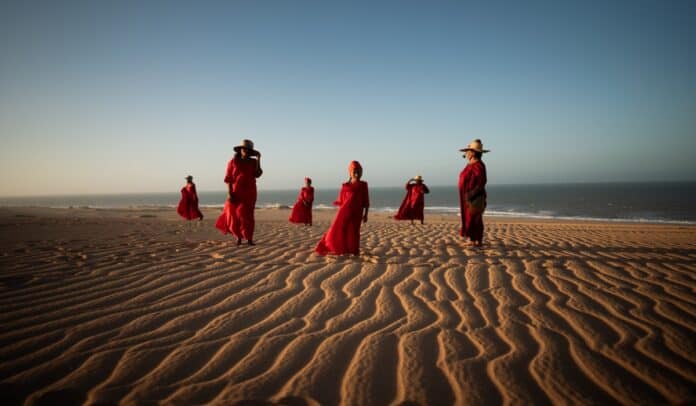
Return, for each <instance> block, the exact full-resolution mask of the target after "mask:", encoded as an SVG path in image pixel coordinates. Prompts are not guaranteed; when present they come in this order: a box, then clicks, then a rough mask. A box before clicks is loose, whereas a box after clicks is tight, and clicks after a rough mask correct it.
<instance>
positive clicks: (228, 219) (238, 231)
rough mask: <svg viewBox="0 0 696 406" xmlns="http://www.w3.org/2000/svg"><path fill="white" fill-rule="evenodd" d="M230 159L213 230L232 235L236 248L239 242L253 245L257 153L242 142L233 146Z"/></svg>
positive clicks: (259, 171) (259, 158) (258, 174)
mask: <svg viewBox="0 0 696 406" xmlns="http://www.w3.org/2000/svg"><path fill="white" fill-rule="evenodd" d="M234 152H235V154H234V157H233V158H232V159H231V160H230V161H229V162H228V163H227V171H226V172H225V183H226V184H227V201H225V208H224V209H223V211H222V214H220V217H218V219H217V222H216V223H215V227H217V228H218V229H219V230H220V231H222V233H223V234H227V233H232V234H233V235H234V236H235V237H237V245H241V244H242V239H245V240H247V241H248V242H249V245H255V244H254V226H255V223H254V208H255V207H256V178H258V177H260V176H261V174H262V173H263V171H262V170H261V153H260V152H259V151H257V150H255V149H254V143H253V142H252V141H251V140H242V142H241V143H240V144H239V145H237V146H236V147H234Z"/></svg>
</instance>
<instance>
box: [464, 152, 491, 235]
mask: <svg viewBox="0 0 696 406" xmlns="http://www.w3.org/2000/svg"><path fill="white" fill-rule="evenodd" d="M460 151H463V152H464V157H465V158H466V159H467V161H468V164H467V165H466V167H465V168H464V170H463V171H462V172H461V173H460V174H459V207H460V210H461V218H462V229H461V231H460V232H459V235H461V236H462V237H465V238H467V243H466V245H474V246H477V247H480V246H481V244H482V243H483V211H484V210H485V209H486V181H487V179H486V165H484V163H483V161H481V156H482V155H483V154H484V153H486V152H489V151H488V150H485V149H483V144H481V140H474V141H472V142H471V143H470V144H469V145H468V146H467V147H466V148H462V149H460Z"/></svg>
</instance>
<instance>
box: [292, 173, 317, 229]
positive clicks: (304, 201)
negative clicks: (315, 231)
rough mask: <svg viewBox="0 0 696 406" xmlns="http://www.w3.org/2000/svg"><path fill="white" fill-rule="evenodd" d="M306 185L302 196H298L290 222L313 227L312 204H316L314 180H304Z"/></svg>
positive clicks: (301, 193) (301, 192) (301, 191)
mask: <svg viewBox="0 0 696 406" xmlns="http://www.w3.org/2000/svg"><path fill="white" fill-rule="evenodd" d="M304 180H305V185H304V187H303V188H302V190H300V195H299V196H297V201H296V202H295V205H294V206H292V213H290V218H289V220H290V222H292V223H298V224H305V225H308V226H311V225H312V203H313V202H314V188H313V187H312V179H310V178H304Z"/></svg>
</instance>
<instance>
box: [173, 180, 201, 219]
mask: <svg viewBox="0 0 696 406" xmlns="http://www.w3.org/2000/svg"><path fill="white" fill-rule="evenodd" d="M185 179H186V186H184V187H182V188H181V200H179V206H178V207H177V208H176V212H177V213H179V215H180V216H181V217H183V218H185V219H186V220H193V219H199V220H203V213H201V211H200V210H199V209H198V194H197V193H196V184H195V183H193V176H191V175H189V176H187V177H186V178H185Z"/></svg>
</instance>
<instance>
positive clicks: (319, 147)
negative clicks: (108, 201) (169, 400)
mask: <svg viewBox="0 0 696 406" xmlns="http://www.w3.org/2000/svg"><path fill="white" fill-rule="evenodd" d="M695 27H696V3H694V2H693V1H683V2H680V1H667V2H659V1H625V2H623V1H616V2H604V1H602V2H600V1H597V2H593V1H578V2H571V1H531V2H490V1H487V2H465V1H452V2H434V1H398V2H396V1H394V2H333V1H317V2H307V1H297V2H292V1H239V2H234V1H217V2H156V1H148V2H126V1H124V2H94V1H81V2H78V1H62V2H48V1H45V2H34V1H17V2H14V1H9V2H8V1H5V2H3V3H2V5H1V6H0V51H1V52H2V54H0V89H2V90H1V91H0V141H2V145H3V148H2V150H0V170H2V172H3V173H4V175H5V176H4V177H3V178H2V180H0V195H4V196H11V195H45V194H60V193H119V192H149V191H152V192H163V191H172V190H174V191H176V190H178V188H179V187H180V186H181V184H182V183H183V177H184V176H185V175H187V174H192V175H194V176H195V178H196V182H197V184H198V187H199V189H201V190H222V189H224V184H223V183H222V179H223V177H224V169H225V166H226V163H227V160H228V159H229V158H230V156H231V154H232V148H233V147H234V146H235V145H237V144H238V143H239V141H240V140H241V139H242V138H250V139H252V140H253V141H254V142H255V143H256V145H257V146H258V148H259V149H260V150H261V152H262V153H263V167H264V171H265V173H264V176H263V178H261V179H260V181H259V187H260V188H261V189H279V188H280V189H286V188H297V187H299V186H300V185H301V183H302V179H303V177H304V176H311V177H312V178H314V180H315V186H317V187H337V186H338V184H339V183H340V182H341V181H342V180H343V179H344V178H345V177H346V170H347V164H348V162H349V161H350V160H352V159H357V160H359V161H361V162H362V163H363V166H364V167H365V179H366V180H367V181H368V182H370V184H371V185H373V186H391V185H401V184H402V183H403V182H404V181H405V180H406V179H408V178H409V177H411V176H413V175H416V174H422V175H423V176H424V177H425V179H426V182H428V183H430V184H432V185H448V184H455V183H456V181H457V176H458V173H459V171H460V170H461V169H462V168H463V166H464V164H465V163H464V161H463V160H462V158H461V155H460V154H459V152H458V151H457V150H458V148H460V147H462V146H464V145H466V144H467V143H468V142H469V141H471V139H473V138H481V139H482V140H483V142H484V144H485V146H486V148H490V149H491V150H492V151H493V152H492V153H490V154H487V155H486V157H485V161H486V163H487V165H488V169H489V182H491V183H497V184H501V183H546V182H601V181H641V180H695V179H696V163H695V162H696V160H695V159H693V158H692V157H691V155H692V153H693V151H694V150H696V134H695V133H696V118H694V117H696V114H694V112H696V79H695V77H694V74H693V72H696V28H695Z"/></svg>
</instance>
